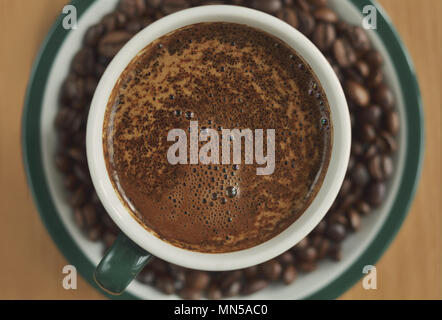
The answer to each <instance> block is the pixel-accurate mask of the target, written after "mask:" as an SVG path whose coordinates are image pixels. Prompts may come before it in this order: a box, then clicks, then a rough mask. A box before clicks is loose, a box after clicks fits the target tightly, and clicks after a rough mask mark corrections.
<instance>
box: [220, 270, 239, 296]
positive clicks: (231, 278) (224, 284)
mask: <svg viewBox="0 0 442 320" xmlns="http://www.w3.org/2000/svg"><path fill="white" fill-rule="evenodd" d="M242 276H243V273H242V271H240V270H235V271H230V272H227V273H226V274H222V278H221V282H220V288H221V290H223V291H225V290H226V289H227V288H228V287H229V286H230V285H231V284H232V283H233V282H237V281H239V280H241V278H242Z"/></svg>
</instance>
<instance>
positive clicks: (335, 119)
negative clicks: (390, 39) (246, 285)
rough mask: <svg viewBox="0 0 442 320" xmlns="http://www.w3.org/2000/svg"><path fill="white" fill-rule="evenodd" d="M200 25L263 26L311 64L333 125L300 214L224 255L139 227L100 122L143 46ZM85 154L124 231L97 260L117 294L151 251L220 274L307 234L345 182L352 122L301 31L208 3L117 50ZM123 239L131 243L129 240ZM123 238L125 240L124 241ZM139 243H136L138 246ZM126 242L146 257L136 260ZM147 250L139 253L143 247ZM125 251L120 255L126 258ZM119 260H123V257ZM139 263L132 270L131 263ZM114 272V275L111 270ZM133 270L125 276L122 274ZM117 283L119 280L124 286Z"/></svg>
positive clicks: (331, 76) (96, 103)
mask: <svg viewBox="0 0 442 320" xmlns="http://www.w3.org/2000/svg"><path fill="white" fill-rule="evenodd" d="M200 22H231V23H238V24H244V25H247V26H250V27H253V28H256V29H260V30H263V31H265V32H267V33H269V34H272V35H273V36H275V37H277V38H279V39H280V40H282V41H284V42H285V43H286V44H288V45H289V46H291V47H292V48H293V49H294V50H296V52H298V54H299V55H300V56H302V57H303V58H304V60H305V61H306V62H307V63H308V64H309V65H310V67H311V68H312V70H313V71H314V73H315V74H316V76H317V78H318V79H319V82H320V84H321V86H322V88H323V89H324V92H325V94H326V96H327V99H328V102H329V105H330V111H331V120H332V123H333V134H332V142H333V148H332V153H331V158H330V163H329V167H328V170H327V173H326V175H325V178H324V181H323V184H322V186H321V188H320V190H319V192H318V194H317V195H316V197H315V198H314V200H313V201H312V203H311V204H310V206H309V207H308V208H307V210H305V212H304V213H303V214H302V215H301V216H300V217H299V218H298V219H297V220H296V221H295V222H294V223H293V224H292V225H290V226H289V227H288V228H287V229H286V230H284V231H283V232H281V233H280V234H278V235H277V236H275V237H273V238H272V239H270V240H268V241H266V242H264V243H262V244H259V245H257V246H255V247H252V248H249V249H245V250H240V251H236V252H229V253H201V252H196V251H190V250H185V249H182V248H179V247H176V246H173V245H171V244H170V243H168V242H165V241H163V240H161V239H159V238H157V237H156V236H155V235H153V234H152V233H150V232H149V231H147V230H146V229H145V228H144V227H143V226H141V225H140V224H139V223H138V222H137V221H136V220H135V219H134V218H133V217H132V215H131V213H130V212H128V210H127V209H126V207H125V206H124V205H123V203H122V202H121V201H120V199H119V197H118V195H117V191H116V190H115V189H114V187H113V186H112V183H111V180H110V178H109V175H108V172H107V169H106V165H105V159H104V152H103V142H102V141H103V140H102V138H103V122H104V115H105V110H106V106H107V103H108V100H109V97H110V94H111V92H112V90H113V88H114V86H115V84H116V82H117V80H118V79H119V77H120V75H121V74H122V72H123V71H124V70H125V68H126V67H127V66H128V64H129V63H130V62H131V61H132V59H133V58H134V57H135V56H136V55H137V54H138V53H139V52H140V51H141V50H142V49H144V48H145V47H146V46H147V45H148V44H149V43H151V42H152V41H154V40H156V39H158V38H160V37H161V36H163V35H165V34H167V33H169V32H171V31H174V30H176V29H179V28H181V27H184V26H187V25H191V24H195V23H200ZM86 142H87V158H88V164H89V170H90V173H91V176H92V181H93V184H94V187H95V189H96V191H97V194H98V196H99V198H100V200H101V202H102V203H103V205H104V207H105V209H106V210H107V212H108V214H109V215H110V217H111V218H112V219H113V221H114V222H115V223H116V224H117V225H118V227H119V228H120V229H121V231H122V233H123V234H124V235H122V236H121V238H122V239H120V241H117V244H115V245H114V248H112V249H111V251H110V253H109V254H108V255H107V256H106V257H105V258H104V259H103V261H102V262H101V265H100V266H99V269H97V270H99V271H97V272H96V280H97V282H98V283H99V284H100V286H102V287H103V288H104V289H106V290H107V291H108V292H111V293H119V292H121V291H122V290H124V288H125V286H127V284H128V283H129V282H130V281H131V280H132V279H133V277H134V276H135V274H136V272H137V271H139V269H140V268H141V266H142V265H143V264H145V263H147V261H148V260H149V257H150V255H153V256H156V257H159V258H161V259H163V260H165V261H168V262H171V263H174V264H177V265H180V266H183V267H187V268H192V269H200V270H209V271H222V270H233V269H240V268H246V267H249V266H252V265H256V264H259V263H262V262H264V261H267V260H270V259H272V258H274V257H276V256H278V255H280V254H281V253H283V252H285V251H286V250H288V249H290V248H291V247H293V246H294V245H295V244H296V243H298V242H299V241H300V240H302V239H303V238H304V237H305V236H307V235H308V234H309V233H310V232H311V231H312V230H313V228H314V227H315V226H316V225H317V224H318V223H319V222H320V221H321V219H322V218H323V217H324V215H325V214H326V213H327V211H328V209H329V208H330V207H331V205H332V203H333V201H334V200H335V198H336V196H337V194H338V192H339V189H340V187H341V184H342V181H343V179H344V176H345V173H346V170H347V164H348V159H349V155H350V145H351V125H350V117H349V111H348V106H347V102H346V99H345V96H344V92H343V90H342V87H341V85H340V83H339V80H338V78H337V76H336V75H335V73H334V71H333V69H332V67H331V66H330V64H329V63H328V61H327V60H326V58H325V57H324V56H323V55H322V53H321V52H320V51H319V49H318V48H316V46H315V45H314V44H313V43H312V42H310V40H309V39H307V38H306V37H305V36H304V35H302V34H301V33H300V32H299V31H297V30H296V29H294V28H293V27H291V26H290V25H288V24H287V23H285V22H283V21H282V20H279V19H277V18H275V17H273V16H271V15H268V14H266V13H263V12H260V11H256V10H253V9H248V8H244V7H236V6H226V5H211V6H203V7H196V8H191V9H187V10H183V11H180V12H177V13H174V14H172V15H169V16H167V17H164V18H162V19H160V20H158V21H156V22H154V23H152V24H151V25H149V26H148V27H146V28H145V29H144V30H142V31H140V32H139V33H138V34H137V35H135V36H134V38H133V39H131V40H130V41H129V42H128V43H127V44H126V45H125V46H124V47H123V48H122V49H121V51H120V52H119V53H118V54H117V55H116V57H115V58H114V59H113V60H112V62H111V63H110V64H109V66H108V67H107V69H106V71H105V73H104V74H103V76H102V78H101V80H100V83H99V84H98V87H97V89H96V91H95V94H94V97H93V100H92V104H91V108H90V112H89V117H88V123H87V137H86ZM126 237H128V238H129V239H130V240H131V241H132V242H133V243H131V241H130V240H128V239H127V238H126ZM128 243H129V244H128ZM135 244H136V245H137V246H136V245H135ZM128 246H129V247H130V246H132V247H137V249H136V250H135V251H136V252H137V253H138V254H141V255H142V256H143V254H144V259H141V258H140V257H138V260H137V254H136V253H134V252H132V253H131V254H127V252H129V251H130V250H131V249H128ZM143 249H144V250H145V251H147V252H148V253H146V252H144V250H143ZM118 250H119V251H124V252H126V256H124V254H125V253H124V252H123V253H121V252H118ZM124 259H126V260H128V261H123V260H124ZM135 261H137V263H138V265H137V267H138V269H137V268H135V266H134V265H131V263H135ZM114 269H115V272H114V271H113V270H114ZM129 271H130V272H132V273H131V275H125V274H124V273H130V272H129ZM123 282H125V283H124V284H123Z"/></svg>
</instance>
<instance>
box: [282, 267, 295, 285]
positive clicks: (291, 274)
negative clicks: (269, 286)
mask: <svg viewBox="0 0 442 320" xmlns="http://www.w3.org/2000/svg"><path fill="white" fill-rule="evenodd" d="M297 275H298V273H297V272H296V268H295V266H294V265H288V266H286V267H285V268H284V271H283V272H282V280H283V281H284V283H285V284H287V285H289V284H292V283H293V282H294V281H295V280H296V277H297Z"/></svg>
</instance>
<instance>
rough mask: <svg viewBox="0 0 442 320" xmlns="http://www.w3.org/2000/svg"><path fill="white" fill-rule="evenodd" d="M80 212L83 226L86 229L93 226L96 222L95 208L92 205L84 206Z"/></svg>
mask: <svg viewBox="0 0 442 320" xmlns="http://www.w3.org/2000/svg"><path fill="white" fill-rule="evenodd" d="M82 211H83V217H84V222H85V226H86V227H87V228H90V227H93V226H95V225H96V223H97V221H98V218H97V212H96V211H95V207H94V206H93V205H92V204H86V205H85V206H84V207H83V209H82Z"/></svg>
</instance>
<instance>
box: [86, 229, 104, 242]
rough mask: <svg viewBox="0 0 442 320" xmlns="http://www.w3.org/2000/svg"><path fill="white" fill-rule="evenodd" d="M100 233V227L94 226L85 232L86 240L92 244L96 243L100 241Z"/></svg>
mask: <svg viewBox="0 0 442 320" xmlns="http://www.w3.org/2000/svg"><path fill="white" fill-rule="evenodd" d="M102 231H103V230H102V228H101V227H100V226H94V227H92V228H90V229H89V230H88V231H87V238H88V239H89V240H90V241H92V242H97V241H98V240H100V239H101V233H102Z"/></svg>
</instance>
